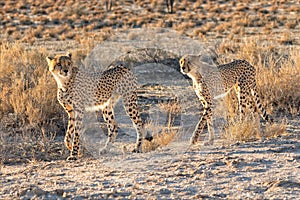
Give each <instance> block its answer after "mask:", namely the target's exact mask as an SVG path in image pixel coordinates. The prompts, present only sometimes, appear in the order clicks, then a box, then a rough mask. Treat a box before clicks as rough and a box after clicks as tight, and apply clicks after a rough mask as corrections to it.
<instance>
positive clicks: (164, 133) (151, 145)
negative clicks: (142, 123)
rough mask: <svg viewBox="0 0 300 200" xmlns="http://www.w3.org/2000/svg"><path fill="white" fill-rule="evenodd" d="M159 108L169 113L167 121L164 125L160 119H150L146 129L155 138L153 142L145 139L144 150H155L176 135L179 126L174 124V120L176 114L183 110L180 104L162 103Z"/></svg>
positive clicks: (169, 141) (166, 143)
mask: <svg viewBox="0 0 300 200" xmlns="http://www.w3.org/2000/svg"><path fill="white" fill-rule="evenodd" d="M159 108H160V110H161V111H163V112H165V113H167V123H166V125H163V126H162V125H160V124H159V122H158V121H149V122H148V123H147V124H146V129H147V130H149V131H150V132H151V133H152V135H153V140H152V141H151V142H149V141H145V143H144V145H143V151H144V152H149V151H154V150H155V149H157V148H161V147H164V146H167V145H168V144H170V143H171V142H172V141H174V139H175V137H176V134H177V131H178V127H175V126H174V121H175V116H176V115H178V114H179V113H180V112H181V110H180V105H179V104H178V103H176V102H172V103H160V104H159Z"/></svg>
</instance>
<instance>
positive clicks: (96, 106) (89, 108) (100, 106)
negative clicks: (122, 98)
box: [85, 99, 110, 112]
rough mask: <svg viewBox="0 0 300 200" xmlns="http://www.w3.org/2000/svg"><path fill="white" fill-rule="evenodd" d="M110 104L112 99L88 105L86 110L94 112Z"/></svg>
mask: <svg viewBox="0 0 300 200" xmlns="http://www.w3.org/2000/svg"><path fill="white" fill-rule="evenodd" d="M109 104H110V99H108V100H107V101H106V102H104V103H102V104H98V105H94V106H86V107H85V110H86V111H87V112H93V111H98V110H103V109H104V108H105V107H107V106H108V105H109Z"/></svg>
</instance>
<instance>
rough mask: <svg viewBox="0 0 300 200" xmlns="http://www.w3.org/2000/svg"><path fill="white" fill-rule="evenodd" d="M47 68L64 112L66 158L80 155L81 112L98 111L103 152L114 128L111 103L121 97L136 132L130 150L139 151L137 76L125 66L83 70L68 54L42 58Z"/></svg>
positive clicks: (141, 128)
mask: <svg viewBox="0 0 300 200" xmlns="http://www.w3.org/2000/svg"><path fill="white" fill-rule="evenodd" d="M46 60H47V63H48V67H49V71H50V72H51V74H52V75H53V77H54V79H55V80H56V83H57V87H58V90H57V99H58V101H59V103H60V104H61V105H62V107H63V108H64V109H65V111H66V112H67V113H68V117H69V118H68V128H67V131H66V135H65V139H64V142H65V145H66V147H67V148H68V149H69V150H70V156H69V157H68V158H67V160H76V159H77V158H78V157H79V156H80V151H79V150H80V144H79V137H80V134H81V133H82V132H83V128H84V127H83V122H82V120H83V117H84V113H85V112H93V111H95V112H97V111H99V110H102V114H103V118H104V121H105V122H106V125H107V128H108V138H107V141H106V143H105V146H104V147H103V148H102V149H101V150H100V153H105V152H107V151H108V150H109V147H110V146H111V144H112V143H113V142H114V140H115V138H116V136H117V134H118V127H117V124H116V121H115V117H114V104H115V103H116V102H117V101H118V99H119V97H122V100H123V105H124V108H125V111H126V113H127V115H128V116H129V117H130V119H131V121H132V123H133V125H134V127H135V129H136V132H137V138H136V145H135V149H134V152H138V153H140V152H142V143H143V139H144V135H145V128H144V124H143V122H142V120H141V117H140V113H139V111H138V106H137V92H136V90H137V78H136V76H135V75H134V74H133V72H131V71H130V70H129V69H128V68H126V67H124V66H122V65H118V66H113V67H110V68H109V69H107V70H106V71H104V72H101V73H100V72H86V71H84V70H79V67H78V66H76V65H75V64H74V63H73V62H72V54H71V53H67V54H65V55H56V56H55V57H47V58H46Z"/></svg>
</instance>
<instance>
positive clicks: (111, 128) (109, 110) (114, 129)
mask: <svg viewBox="0 0 300 200" xmlns="http://www.w3.org/2000/svg"><path fill="white" fill-rule="evenodd" d="M102 113H103V118H104V121H105V122H106V125H107V128H108V137H107V141H106V143H105V146H104V147H103V148H102V149H101V150H100V154H104V153H107V152H108V151H109V149H110V148H111V146H112V143H113V142H114V141H115V139H116V137H117V135H118V126H117V123H116V121H115V116H114V110H113V107H112V105H108V106H107V107H105V108H104V109H103V110H102Z"/></svg>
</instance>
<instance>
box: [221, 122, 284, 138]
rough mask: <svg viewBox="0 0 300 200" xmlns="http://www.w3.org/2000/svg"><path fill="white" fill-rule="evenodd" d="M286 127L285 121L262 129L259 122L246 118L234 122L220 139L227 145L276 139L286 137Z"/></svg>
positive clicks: (267, 125)
mask: <svg viewBox="0 0 300 200" xmlns="http://www.w3.org/2000/svg"><path fill="white" fill-rule="evenodd" d="M286 127H287V122H286V121H283V122H281V123H274V124H266V126H265V127H263V126H262V125H261V123H260V121H259V120H253V119H252V118H251V117H248V118H246V119H244V120H242V121H240V120H235V121H234V122H232V123H231V124H230V125H228V126H227V127H226V128H225V130H224V132H223V133H222V138H223V139H224V142H225V143H229V144H232V143H236V142H253V141H257V140H265V139H271V138H277V137H280V136H286V135H288V133H287V132H286Z"/></svg>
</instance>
